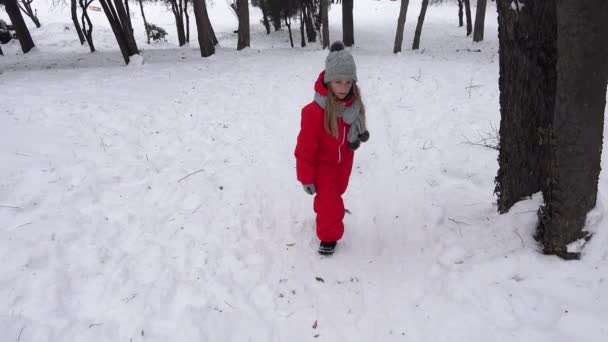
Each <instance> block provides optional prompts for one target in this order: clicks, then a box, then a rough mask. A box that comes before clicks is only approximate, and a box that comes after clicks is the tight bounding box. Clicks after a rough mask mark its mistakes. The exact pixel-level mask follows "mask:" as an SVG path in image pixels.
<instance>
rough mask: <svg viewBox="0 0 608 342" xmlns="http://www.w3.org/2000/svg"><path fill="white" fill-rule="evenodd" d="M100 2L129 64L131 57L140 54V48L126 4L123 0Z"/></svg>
mask: <svg viewBox="0 0 608 342" xmlns="http://www.w3.org/2000/svg"><path fill="white" fill-rule="evenodd" d="M99 2H100V3H101V7H102V8H103V11H104V13H105V14H106V17H107V18H108V21H109V22H110V26H111V27H112V31H113V32H114V36H115V37H116V41H117V42H118V46H119V47H120V51H121V53H122V56H123V58H124V60H125V63H126V64H129V57H130V56H133V55H137V54H139V50H138V49H137V44H136V43H135V38H134V37H133V27H132V26H131V20H130V19H129V17H128V15H127V11H126V9H125V6H124V4H123V3H122V0H99Z"/></svg>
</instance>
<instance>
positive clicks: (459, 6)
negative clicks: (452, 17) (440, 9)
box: [458, 0, 464, 27]
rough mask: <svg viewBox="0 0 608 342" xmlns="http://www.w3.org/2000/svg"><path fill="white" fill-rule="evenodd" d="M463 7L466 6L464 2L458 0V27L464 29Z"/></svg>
mask: <svg viewBox="0 0 608 342" xmlns="http://www.w3.org/2000/svg"><path fill="white" fill-rule="evenodd" d="M463 5H464V2H463V0H458V27H462V26H463V25H464V24H463V21H462V17H463V11H462V8H463Z"/></svg>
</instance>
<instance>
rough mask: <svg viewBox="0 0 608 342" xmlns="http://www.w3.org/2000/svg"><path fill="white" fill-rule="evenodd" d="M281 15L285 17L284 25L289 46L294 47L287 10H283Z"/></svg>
mask: <svg viewBox="0 0 608 342" xmlns="http://www.w3.org/2000/svg"><path fill="white" fill-rule="evenodd" d="M283 16H284V19H285V26H287V31H289V43H290V44H291V47H294V45H293V34H291V18H290V17H289V15H288V14H287V11H285V12H283Z"/></svg>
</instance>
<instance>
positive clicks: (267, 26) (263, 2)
mask: <svg viewBox="0 0 608 342" xmlns="http://www.w3.org/2000/svg"><path fill="white" fill-rule="evenodd" d="M259 1H260V9H261V10H262V23H264V28H265V29H266V34H270V22H269V21H268V11H267V10H266V0H259Z"/></svg>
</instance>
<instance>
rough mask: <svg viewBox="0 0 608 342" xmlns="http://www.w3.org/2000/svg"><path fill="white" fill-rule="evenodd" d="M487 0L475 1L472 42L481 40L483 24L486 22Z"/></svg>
mask: <svg viewBox="0 0 608 342" xmlns="http://www.w3.org/2000/svg"><path fill="white" fill-rule="evenodd" d="M486 3H487V0H477V10H476V11H475V30H474V31H473V41H474V42H480V41H482V40H483V31H484V23H485V20H486Z"/></svg>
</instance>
